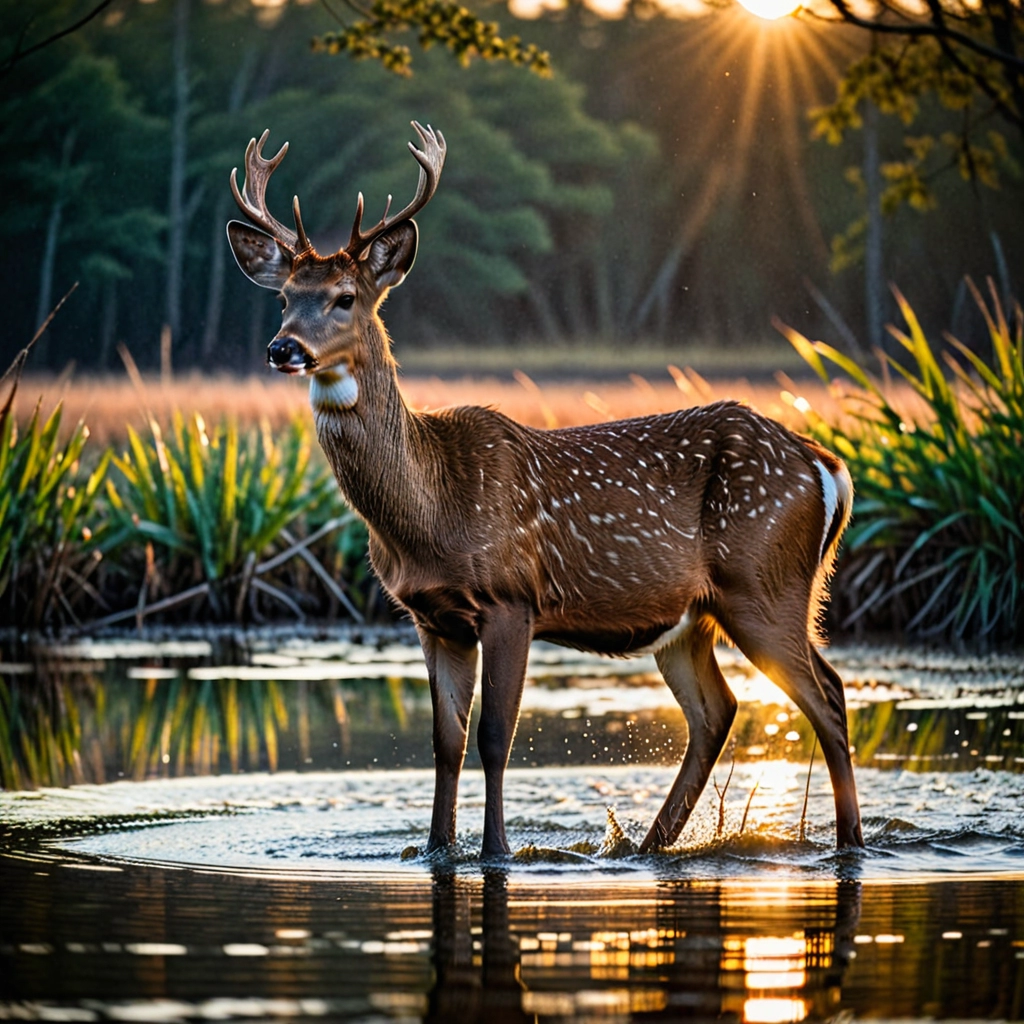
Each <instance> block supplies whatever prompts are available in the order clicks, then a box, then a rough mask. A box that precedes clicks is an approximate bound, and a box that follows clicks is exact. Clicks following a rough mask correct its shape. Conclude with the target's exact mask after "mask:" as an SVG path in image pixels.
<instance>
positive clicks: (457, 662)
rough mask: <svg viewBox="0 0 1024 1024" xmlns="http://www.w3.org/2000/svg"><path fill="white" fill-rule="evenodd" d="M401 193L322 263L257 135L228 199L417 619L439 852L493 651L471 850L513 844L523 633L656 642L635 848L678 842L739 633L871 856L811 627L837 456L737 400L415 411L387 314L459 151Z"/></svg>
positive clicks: (703, 776) (434, 159) (645, 650)
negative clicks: (666, 785)
mask: <svg viewBox="0 0 1024 1024" xmlns="http://www.w3.org/2000/svg"><path fill="white" fill-rule="evenodd" d="M412 126H413V129H414V130H415V132H416V134H417V136H418V138H419V147H417V145H416V144H414V143H413V142H409V143H408V146H409V150H410V151H411V153H412V156H413V157H414V158H415V160H416V162H417V164H418V165H419V180H418V183H417V187H416V191H415V194H414V196H413V198H412V200H411V201H410V202H409V204H408V205H407V206H405V207H404V208H403V209H401V210H400V211H397V212H394V213H392V212H391V202H392V197H390V196H389V197H388V200H387V204H386V206H385V209H384V214H383V216H382V217H381V218H380V220H379V221H378V222H377V223H376V224H374V225H373V226H372V227H370V228H368V229H364V227H363V223H362V218H363V206H364V201H363V195H362V193H359V197H358V200H357V202H356V213H355V220H354V222H353V225H352V229H351V232H350V236H349V240H348V242H347V243H346V245H345V246H344V247H343V248H341V249H339V250H338V251H337V252H334V253H332V254H330V255H320V254H319V253H318V252H317V251H316V250H315V249H314V247H313V245H312V243H311V242H310V240H309V237H308V235H307V234H306V231H305V230H304V228H303V224H302V216H301V211H300V207H299V199H298V196H295V198H294V200H293V204H292V212H293V217H294V223H295V228H294V230H292V229H290V228H287V227H285V226H284V225H283V224H282V223H280V222H279V221H278V220H276V219H275V218H274V217H273V215H272V214H271V213H270V212H269V211H268V209H267V203H266V188H267V183H268V181H269V179H270V176H271V175H272V174H273V172H274V170H275V169H276V168H277V167H278V166H279V165H280V163H281V161H282V160H283V159H284V156H285V154H286V153H287V150H288V144H287V143H285V144H284V145H283V146H282V147H281V149H280V151H279V152H278V153H277V155H276V156H274V157H273V158H270V159H267V158H265V157H264V156H263V147H264V145H265V143H266V141H267V138H268V136H269V130H267V131H265V132H264V133H263V135H262V136H261V138H260V140H259V141H258V142H257V141H256V140H255V139H252V140H251V141H250V142H249V145H248V148H247V149H246V153H245V179H244V183H243V186H242V188H241V189H239V187H238V184H237V168H235V169H234V170H233V171H232V172H231V177H230V185H231V191H232V194H233V196H234V198H235V201H236V203H237V204H238V207H239V209H240V210H241V212H242V214H243V215H244V216H245V218H246V222H245V223H243V222H242V221H237V220H233V221H231V222H230V223H229V224H228V225H227V234H228V240H229V243H230V246H231V249H232V251H233V253H234V256H235V259H236V261H237V263H238V265H239V267H240V269H241V270H242V272H243V273H244V274H245V275H246V276H247V277H248V278H249V279H250V280H251V281H252V282H253V283H255V284H257V285H259V286H261V287H263V288H270V289H273V290H274V291H275V292H277V295H278V298H279V299H280V302H281V306H282V319H281V328H280V330H279V331H278V332H277V334H276V335H275V336H274V338H273V339H272V340H271V341H270V343H269V345H268V348H267V361H268V363H269V365H270V366H271V367H272V368H273V369H275V370H277V371H279V372H281V373H284V374H292V375H300V376H309V377H310V389H309V399H310V403H311V406H312V410H313V417H314V421H315V427H316V434H317V438H318V441H319V443H320V445H321V446H322V448H323V451H324V453H325V454H326V457H327V459H328V461H329V463H330V465H331V468H332V470H333V472H334V476H335V478H336V479H337V482H338V485H339V486H340V488H341V491H342V493H343V495H344V497H345V499H346V501H347V502H348V503H349V504H350V505H351V507H352V508H353V509H354V510H355V511H356V512H357V513H358V515H360V516H361V517H362V518H363V519H364V520H365V522H366V524H367V528H368V532H369V557H370V561H371V564H372V567H373V570H374V572H375V573H376V575H377V577H378V579H379V580H380V583H381V585H382V587H383V588H384V590H385V591H386V593H387V594H388V595H389V596H390V598H391V599H392V600H393V601H394V602H395V604H396V605H397V606H398V608H399V609H404V610H405V612H407V613H408V615H409V616H410V617H411V619H412V622H413V624H414V626H415V629H416V632H417V634H418V637H419V641H420V644H421V646H422V649H423V656H424V659H425V662H426V666H427V673H428V678H429V685H430V695H431V705H432V710H433V727H432V742H433V752H434V775H435V779H434V800H433V809H432V814H431V823H430V832H429V838H428V842H427V847H426V849H427V852H428V853H433V852H435V851H441V850H444V849H445V848H447V847H449V846H450V845H451V844H453V843H454V842H455V839H456V797H457V790H458V783H459V776H460V772H461V770H462V766H463V762H464V759H465V753H466V745H467V733H468V726H469V721H470V711H471V705H472V702H473V695H474V688H475V683H476V681H477V677H478V661H479V662H480V663H481V664H480V671H479V676H480V686H481V709H480V720H479V727H478V732H477V745H478V750H479V754H480V760H481V763H482V767H483V772H484V780H485V809H484V824H483V839H482V845H481V853H482V855H483V856H484V857H485V858H501V857H503V856H507V855H509V854H510V852H511V850H510V847H509V843H508V839H507V837H506V833H505V821H504V810H503V805H502V790H503V782H504V775H505V770H506V767H507V765H508V759H509V752H510V749H511V746H512V741H513V738H514V735H515V731H516V725H517V721H518V718H519V707H520V702H521V699H522V694H523V687H524V684H525V679H526V669H527V658H528V654H529V650H530V644H531V642H532V641H533V640H534V639H541V640H548V641H552V642H554V643H556V644H561V645H565V646H568V647H572V648H576V649H580V650H584V651H590V652H596V653H598V654H602V655H608V656H612V657H631V656H637V655H641V654H653V655H654V659H655V662H656V664H657V667H658V669H659V671H660V673H661V675H662V676H663V678H664V680H665V682H666V683H667V684H668V687H669V689H670V690H671V692H672V694H673V695H674V697H675V698H676V700H677V701H678V702H679V705H680V706H681V708H682V711H683V714H684V716H685V719H686V722H687V728H688V739H687V745H686V748H685V751H684V756H683V760H682V764H681V766H680V768H679V772H678V775H677V776H676V778H675V780H674V782H673V783H672V784H671V786H670V789H669V792H668V795H667V798H666V799H665V802H664V805H663V806H662V807H661V809H660V810H659V812H658V814H657V817H656V818H655V820H654V822H653V824H652V825H651V827H650V830H649V831H648V832H647V834H646V836H645V838H644V839H643V841H642V842H641V843H640V846H639V851H640V852H641V853H648V852H656V851H658V850H661V849H663V848H666V847H670V846H671V845H672V844H673V843H674V842H675V841H676V839H677V838H678V836H679V834H680V832H681V831H682V829H683V827H684V826H685V824H686V822H687V820H688V818H689V817H690V815H691V812H692V811H693V809H694V807H695V806H696V804H697V800H698V798H699V797H700V795H701V793H702V792H703V790H704V787H705V785H706V783H707V781H708V777H709V775H710V774H711V771H712V769H713V767H714V765H715V762H716V761H717V759H718V757H719V755H720V753H721V751H722V749H723V747H724V745H725V742H726V740H727V738H728V735H729V732H730V729H731V726H732V723H733V719H734V716H735V714H736V708H737V701H736V698H735V696H734V695H733V693H732V691H731V690H730V689H729V686H728V685H727V683H726V681H725V678H724V677H723V675H722V672H721V669H720V668H719V665H718V663H717V661H716V658H715V644H716V642H717V641H718V640H719V639H723V640H726V641H728V642H731V643H732V644H734V645H735V646H736V647H737V648H739V650H740V651H741V652H742V653H743V654H744V655H745V656H746V657H747V658H748V659H749V660H750V661H751V662H752V663H753V665H754V666H756V668H758V669H759V670H760V671H761V672H763V673H764V674H765V675H766V676H767V677H768V678H769V679H771V680H772V681H773V682H774V683H776V684H777V685H778V686H779V687H780V688H781V689H782V690H783V692H784V693H786V694H787V695H788V696H789V697H790V698H791V699H792V700H793V701H794V703H795V704H796V705H797V707H798V708H799V709H800V710H801V711H802V712H803V713H804V715H806V717H807V719H808V721H809V722H810V724H811V725H812V727H813V729H814V731H815V733H816V734H817V737H818V740H819V742H820V744H821V748H822V751H823V753H824V756H825V761H826V764H827V766H828V771H829V774H830V777H831V782H832V788H833V793H834V798H835V821H836V844H837V846H838V847H840V848H845V847H858V846H863V845H864V841H863V837H862V833H861V822H860V810H859V805H858V801H857V791H856V785H855V780H854V774H853V766H852V761H851V756H850V747H849V739H848V732H847V719H846V705H845V698H844V693H843V683H842V680H841V678H840V677H839V675H838V673H837V672H836V670H835V669H834V668H833V667H832V666H831V665H830V664H829V662H828V661H827V660H826V659H825V657H824V656H823V655H822V653H821V652H820V650H819V649H818V646H819V643H820V637H819V635H818V624H819V621H820V615H821V609H822V603H823V601H824V599H825V597H826V591H827V582H828V578H829V575H830V573H831V571H832V568H833V565H834V562H835V557H836V551H837V548H838V546H839V542H840V538H841V536H842V533H843V530H844V529H845V527H846V525H847V523H848V521H849V518H850V515H851V510H852V502H853V485H852V482H851V478H850V474H849V472H848V470H847V468H846V466H845V465H844V463H843V462H842V461H841V460H840V459H839V458H838V457H837V456H835V455H834V454H833V453H831V452H830V451H828V450H827V449H826V448H824V447H823V446H821V445H820V444H818V443H817V442H815V441H814V440H812V439H810V438H808V437H805V436H802V435H800V434H797V433H794V432H792V431H791V430H789V429H788V428H786V427H785V426H783V425H782V424H781V423H779V422H777V421H775V420H772V419H768V418H766V417H764V416H762V415H761V414H759V413H757V412H755V411H754V410H753V409H751V408H749V407H748V406H746V405H744V404H740V403H738V402H734V401H719V402H715V403H712V404H708V405H703V406H697V407H693V408H687V409H682V410H680V411H677V412H671V413H665V414H658V415H649V416H641V417H638V418H635V419H628V420H619V421H613V422H605V423H597V424H593V425H588V426H572V427H562V428H554V429H536V428H532V427H529V426H525V425H523V424H520V423H518V422H516V421H514V420H512V419H510V418H509V417H507V416H505V415H503V414H502V413H500V412H498V411H496V410H494V409H490V408H484V407H480V406H468V407H463V408H451V409H445V410H441V411H436V412H421V411H415V410H413V409H411V408H410V407H409V406H408V405H407V404H406V403H405V401H404V400H403V397H402V393H401V391H400V388H399V380H398V372H397V371H398V366H397V363H396V361H395V358H394V356H393V355H392V351H391V340H390V338H389V336H388V333H387V331H386V329H385V327H384V324H383V321H382V320H381V316H380V306H381V304H382V302H383V301H384V300H385V298H386V297H387V295H388V294H389V292H390V290H391V289H392V288H395V287H397V286H398V285H400V284H401V283H402V281H403V280H404V279H405V277H406V275H407V274H408V273H409V271H410V270H411V269H412V266H413V261H414V260H415V258H416V252H417V247H418V240H419V233H418V228H417V226H416V222H415V221H414V220H413V217H414V215H416V214H417V213H419V212H420V211H421V210H422V209H423V208H424V206H426V204H427V203H428V202H429V201H430V199H431V198H432V196H433V195H434V193H435V191H436V189H437V185H438V180H439V178H440V175H441V171H442V168H443V166H444V161H445V156H446V152H447V144H446V143H445V139H444V136H443V135H442V133H441V132H440V131H435V130H434V129H432V128H431V127H429V126H427V127H426V128H424V127H423V126H422V125H420V124H419V123H418V122H415V121H414V122H412Z"/></svg>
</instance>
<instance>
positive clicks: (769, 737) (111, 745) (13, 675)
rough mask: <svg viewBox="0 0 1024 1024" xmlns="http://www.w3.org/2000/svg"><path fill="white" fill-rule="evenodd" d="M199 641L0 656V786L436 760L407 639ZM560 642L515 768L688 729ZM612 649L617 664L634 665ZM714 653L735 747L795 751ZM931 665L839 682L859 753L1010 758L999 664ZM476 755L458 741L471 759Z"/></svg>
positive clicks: (613, 750)
mask: <svg viewBox="0 0 1024 1024" xmlns="http://www.w3.org/2000/svg"><path fill="white" fill-rule="evenodd" d="M335 646H337V645H335ZM200 648H201V645H199V646H197V645H196V644H193V645H192V646H191V647H190V646H189V645H187V644H186V645H182V644H168V645H162V646H155V645H149V646H148V647H147V646H146V645H144V644H143V645H140V644H137V645H135V647H134V648H133V647H131V646H129V649H128V653H129V654H133V655H136V657H135V658H134V659H123V658H117V657H112V656H108V657H106V658H104V657H103V651H104V648H102V647H100V646H98V645H96V644H92V645H80V646H79V647H76V648H72V649H71V650H70V651H69V654H72V655H74V657H66V658H49V659H44V660H42V661H40V662H39V663H37V664H27V663H22V664H10V663H3V662H0V785H2V786H3V787H4V788H9V789H10V788H13V789H18V788H26V787H33V786H39V785H66V784H68V783H74V782H103V781H106V780H110V779H116V778H131V779H143V778H154V777H176V776H182V775H191V774H209V773H219V772H238V771H243V770H246V771H252V770H271V771H274V770H278V769H282V768H290V769H298V770H305V769H307V768H316V769H323V768H339V769H341V768H369V767H378V768H381V767H416V766H429V765H430V764H431V763H432V758H431V751H430V701H429V695H428V693H427V685H426V681H425V679H423V678H422V676H423V666H422V662H421V660H418V658H417V654H416V652H415V651H414V650H410V649H409V648H407V647H401V646H393V647H388V648H384V649H383V650H381V651H376V650H374V649H369V650H367V649H357V648H353V647H352V645H349V646H348V648H346V649H345V650H344V651H342V652H334V653H342V654H343V655H344V657H343V658H340V659H335V660H332V659H331V658H330V657H328V656H327V655H329V654H331V653H332V651H333V647H332V646H331V645H325V644H322V645H319V646H318V647H310V648H308V649H305V648H303V649H298V648H296V649H294V650H292V649H289V650H292V653H276V652H273V651H271V652H263V653H259V652H257V653H255V654H252V653H250V654H248V655H246V658H247V660H248V662H249V663H248V664H244V665H241V666H234V667H232V666H225V665H223V664H210V661H211V660H213V659H212V657H211V656H209V655H210V651H209V650H208V649H206V648H203V649H200ZM207 648H208V645H207ZM115 650H116V649H115V648H110V649H109V650H108V655H109V654H110V651H115ZM204 651H205V654H206V655H207V656H204ZM296 652H297V653H296ZM85 655H87V656H88V657H84V656H85ZM299 655H302V656H301V657H300V656H299ZM566 657H567V658H568V659H569V661H568V662H558V661H556V660H554V658H555V656H554V654H552V653H551V652H548V651H541V652H540V654H539V655H538V657H537V659H536V661H535V663H534V664H533V668H532V670H531V671H532V672H533V675H534V677H535V680H536V681H535V682H534V683H533V684H532V685H530V686H528V687H527V690H526V693H525V696H524V705H523V714H522V719H521V722H520V727H519V730H518V733H517V737H516V743H515V746H514V748H513V751H512V755H511V765H512V766H513V767H517V766H518V767H533V766H538V765H546V764H558V765H588V766H593V767H601V766H607V765H621V764H678V762H679V759H680V757H681V754H682V750H683V748H684V747H685V744H686V726H685V722H684V720H683V717H682V714H681V712H680V710H679V708H678V707H677V706H675V704H674V702H673V701H672V699H671V696H670V695H669V693H668V690H667V688H666V687H665V686H664V685H663V684H660V683H657V684H656V685H652V682H653V680H652V679H651V678H650V677H648V676H643V675H641V676H638V677H632V678H629V679H625V680H621V679H620V680H618V681H615V680H609V679H607V676H606V673H607V672H608V671H609V670H608V667H607V666H608V664H609V663H607V662H606V663H600V664H598V663H595V664H593V665H592V664H590V663H589V662H588V663H584V664H578V665H577V664H574V663H573V662H572V660H571V658H572V657H576V656H575V655H567V656H566ZM611 664H613V666H615V665H617V666H618V670H619V671H626V670H627V669H628V668H629V664H630V663H611ZM624 666H625V667H624ZM726 668H727V676H728V678H729V681H730V684H731V685H732V686H733V687H734V688H736V689H739V690H741V691H742V690H744V689H746V690H749V691H751V692H750V693H749V694H747V696H753V697H755V698H759V699H756V700H753V701H751V700H746V701H744V702H743V703H741V705H740V712H739V715H738V716H737V720H736V724H735V726H734V729H733V733H732V737H733V738H732V741H731V750H732V752H733V754H734V756H735V757H736V759H737V760H739V761H744V760H751V761H761V760H764V761H769V762H772V761H782V760H789V761H792V762H794V764H800V765H801V766H802V765H804V764H806V761H807V759H808V757H809V756H810V751H811V746H812V741H813V736H812V732H811V730H810V727H809V725H808V723H807V721H806V719H804V718H803V716H802V715H801V714H800V713H799V712H798V711H797V710H796V709H795V708H794V707H793V706H792V705H790V704H788V703H787V702H785V700H784V698H782V696H781V694H779V693H778V691H777V690H774V688H772V687H770V685H769V684H767V683H766V682H763V681H761V680H758V679H757V678H756V674H755V676H750V675H749V672H750V671H752V670H749V668H748V669H745V670H743V671H740V668H739V667H738V666H736V665H732V666H731V667H730V665H729V664H727V665H726ZM571 672H577V673H581V674H578V675H571V674H567V673H571ZM744 672H746V673H747V674H744ZM601 673H605V674H604V675H602V674H601ZM932 676H933V678H932V681H931V684H930V685H931V686H932V688H933V690H935V691H938V690H941V689H942V686H943V685H944V686H945V692H944V693H938V692H936V693H933V694H932V695H930V696H929V695H926V696H923V697H922V696H917V697H909V696H908V693H907V692H906V691H905V690H901V689H899V688H896V689H895V690H894V689H893V687H894V686H896V684H891V685H890V687H889V689H885V687H883V688H882V690H881V691H879V689H878V688H877V686H875V685H874V684H875V680H874V679H873V678H872V679H871V680H869V683H870V684H871V685H868V683H865V684H864V685H863V686H861V687H860V688H856V687H855V688H853V689H851V690H850V691H849V693H848V700H849V702H850V736H851V743H852V744H853V746H854V748H855V758H856V760H857V761H858V763H859V764H860V765H862V766H872V767H880V768H892V767H901V768H902V767H909V768H921V769H926V770H957V771H963V770H971V769H973V768H976V767H979V766H983V767H988V768H992V769H1002V770H1009V771H1021V770H1024V703H1022V699H1024V694H1022V692H1021V690H1020V688H1019V687H1017V689H1016V690H1015V689H1014V688H1013V687H1012V686H1011V685H1010V683H1011V682H1012V680H1009V679H1007V680H1004V681H1003V683H1002V684H1001V685H1000V686H994V685H992V686H988V687H987V688H985V689H984V691H983V692H982V690H981V689H980V688H979V690H978V692H974V693H971V692H970V689H969V685H968V684H969V683H970V679H971V678H972V677H970V676H967V675H959V676H954V675H952V674H950V675H948V676H947V677H945V679H944V681H942V685H940V681H941V675H940V674H939V673H933V674H932ZM906 681H907V682H908V683H920V680H919V679H918V678H917V677H916V676H915V677H911V678H908V679H907V680H906ZM762 682H763V685H762ZM868 697H871V698H878V697H881V698H882V699H870V700H869V699H867V698H868ZM476 764H477V759H476V752H475V745H473V744H471V745H470V751H469V758H468V762H467V765H468V767H470V768H472V767H474V766H475V765H476ZM800 770H802V768H801V769H800ZM763 785H764V786H766V787H767V786H770V785H771V780H770V779H766V780H764V783H763Z"/></svg>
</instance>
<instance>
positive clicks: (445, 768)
mask: <svg viewBox="0 0 1024 1024" xmlns="http://www.w3.org/2000/svg"><path fill="white" fill-rule="evenodd" d="M420 643H421V645H422V647H423V655H424V657H425V659H426V662H427V673H428V675H429V676H430V702H431V704H432V705H433V710H434V736H433V739H434V810H433V814H432V816H431V820H430V838H429V840H428V841H427V850H428V851H431V850H438V849H441V848H442V847H444V846H449V845H450V844H451V843H453V842H455V801H456V798H457V796H458V791H459V775H460V774H461V772H462V762H463V761H464V760H465V757H466V731H467V729H468V728H469V712H470V708H471V707H472V704H473V687H474V685H475V683H476V662H477V649H476V647H475V646H472V647H469V646H465V645H462V644H457V643H454V642H452V641H450V640H443V639H441V638H440V637H437V636H434V635H433V634H430V633H426V632H421V633H420Z"/></svg>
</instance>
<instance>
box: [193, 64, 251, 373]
mask: <svg viewBox="0 0 1024 1024" xmlns="http://www.w3.org/2000/svg"><path fill="white" fill-rule="evenodd" d="M257 53H258V51H257V49H256V47H255V46H250V47H249V48H248V49H247V50H246V51H245V54H244V55H243V57H242V62H241V64H239V66H238V72H237V74H236V75H235V80H234V82H233V83H232V85H231V95H230V96H229V97H228V113H229V114H237V113H238V111H239V110H241V109H242V104H243V103H244V102H245V94H246V90H247V88H248V85H249V81H250V79H251V78H252V73H253V70H254V69H255V67H256V56H257ZM230 209H231V194H230V193H229V192H228V190H227V189H226V188H225V189H222V191H221V193H220V194H219V195H218V196H217V203H216V205H215V206H214V208H213V225H212V227H211V230H210V288H209V291H208V292H207V293H206V319H205V322H204V324H203V344H202V348H201V350H200V355H201V356H202V358H203V359H204V360H205V359H206V358H207V357H209V356H210V355H212V354H213V351H214V349H215V348H216V347H217V343H218V341H219V340H220V321H221V317H222V315H223V313H224V267H225V264H226V257H227V241H226V239H225V237H224V223H225V220H226V219H227V216H228V211H229V210H230Z"/></svg>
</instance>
